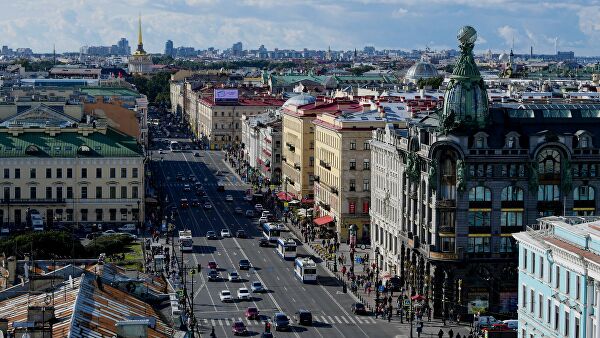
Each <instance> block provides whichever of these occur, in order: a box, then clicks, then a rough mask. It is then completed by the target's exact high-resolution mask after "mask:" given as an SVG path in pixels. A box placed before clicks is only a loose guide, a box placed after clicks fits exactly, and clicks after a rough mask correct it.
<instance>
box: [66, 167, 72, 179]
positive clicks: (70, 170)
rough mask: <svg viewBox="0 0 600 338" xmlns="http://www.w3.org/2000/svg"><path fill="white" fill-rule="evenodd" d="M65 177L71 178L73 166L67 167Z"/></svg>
mask: <svg viewBox="0 0 600 338" xmlns="http://www.w3.org/2000/svg"><path fill="white" fill-rule="evenodd" d="M67 178H73V168H67Z"/></svg>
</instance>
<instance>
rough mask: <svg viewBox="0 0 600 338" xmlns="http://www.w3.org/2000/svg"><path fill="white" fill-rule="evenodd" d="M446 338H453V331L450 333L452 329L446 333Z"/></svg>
mask: <svg viewBox="0 0 600 338" xmlns="http://www.w3.org/2000/svg"><path fill="white" fill-rule="evenodd" d="M448 337H450V338H454V331H452V329H450V331H448Z"/></svg>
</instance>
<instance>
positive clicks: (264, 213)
mask: <svg viewBox="0 0 600 338" xmlns="http://www.w3.org/2000/svg"><path fill="white" fill-rule="evenodd" d="M270 214H271V212H270V211H269V210H263V212H262V215H261V216H264V217H267V216H269V215H270Z"/></svg>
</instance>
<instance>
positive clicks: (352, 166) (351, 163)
mask: <svg viewBox="0 0 600 338" xmlns="http://www.w3.org/2000/svg"><path fill="white" fill-rule="evenodd" d="M350 170H356V160H355V159H350Z"/></svg>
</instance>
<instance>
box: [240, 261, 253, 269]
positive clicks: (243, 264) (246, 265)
mask: <svg viewBox="0 0 600 338" xmlns="http://www.w3.org/2000/svg"><path fill="white" fill-rule="evenodd" d="M239 267H240V270H250V261H249V260H247V259H240V264H239Z"/></svg>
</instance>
